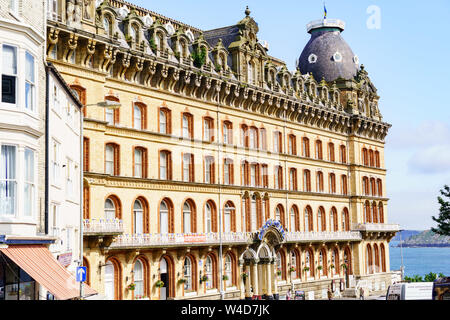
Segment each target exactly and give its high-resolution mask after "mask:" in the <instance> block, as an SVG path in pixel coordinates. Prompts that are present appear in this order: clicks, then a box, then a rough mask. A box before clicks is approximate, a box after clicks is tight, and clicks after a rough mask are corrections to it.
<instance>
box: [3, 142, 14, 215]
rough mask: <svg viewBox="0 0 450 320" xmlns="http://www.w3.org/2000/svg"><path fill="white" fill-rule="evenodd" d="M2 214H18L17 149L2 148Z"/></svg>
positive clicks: (12, 147) (11, 147) (10, 147)
mask: <svg viewBox="0 0 450 320" xmlns="http://www.w3.org/2000/svg"><path fill="white" fill-rule="evenodd" d="M0 167H1V171H0V214H5V215H14V214H15V213H16V197H17V182H16V147H15V146H2V149H1V159H0Z"/></svg>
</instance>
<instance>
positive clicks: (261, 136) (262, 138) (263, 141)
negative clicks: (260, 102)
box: [259, 128, 267, 150]
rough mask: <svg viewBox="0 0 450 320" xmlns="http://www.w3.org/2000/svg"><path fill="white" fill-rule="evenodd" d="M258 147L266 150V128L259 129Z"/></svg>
mask: <svg viewBox="0 0 450 320" xmlns="http://www.w3.org/2000/svg"><path fill="white" fill-rule="evenodd" d="M259 147H260V148H261V149H262V150H267V132H266V129H264V128H260V129H259Z"/></svg>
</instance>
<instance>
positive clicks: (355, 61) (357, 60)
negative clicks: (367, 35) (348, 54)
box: [353, 56, 359, 64]
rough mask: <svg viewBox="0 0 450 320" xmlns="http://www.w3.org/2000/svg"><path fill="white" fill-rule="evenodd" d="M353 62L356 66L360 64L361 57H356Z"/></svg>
mask: <svg viewBox="0 0 450 320" xmlns="http://www.w3.org/2000/svg"><path fill="white" fill-rule="evenodd" d="M353 62H354V63H355V64H359V57H358V56H354V57H353Z"/></svg>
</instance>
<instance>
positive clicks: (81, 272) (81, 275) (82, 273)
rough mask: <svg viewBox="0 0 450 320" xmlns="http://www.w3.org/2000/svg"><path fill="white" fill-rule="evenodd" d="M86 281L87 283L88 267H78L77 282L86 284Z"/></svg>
mask: <svg viewBox="0 0 450 320" xmlns="http://www.w3.org/2000/svg"><path fill="white" fill-rule="evenodd" d="M85 281H86V267H78V268H77V282H85Z"/></svg>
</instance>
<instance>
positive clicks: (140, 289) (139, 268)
mask: <svg viewBox="0 0 450 320" xmlns="http://www.w3.org/2000/svg"><path fill="white" fill-rule="evenodd" d="M133 281H134V284H135V285H136V286H135V288H134V291H133V295H134V297H137V296H141V297H142V296H144V292H145V287H144V265H143V264H142V262H141V260H139V259H137V260H136V262H135V263H134V268H133Z"/></svg>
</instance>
